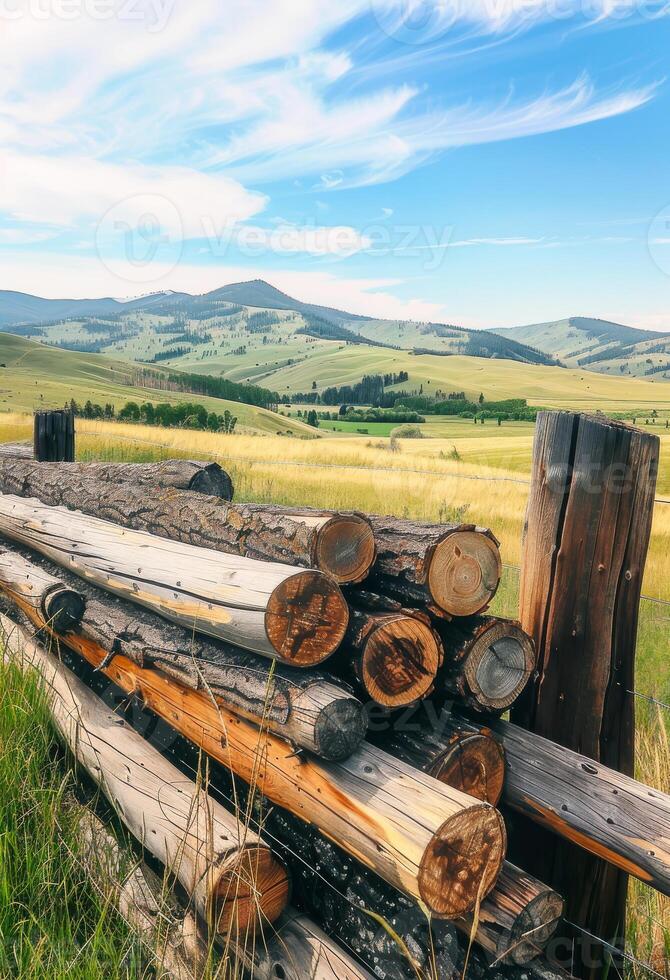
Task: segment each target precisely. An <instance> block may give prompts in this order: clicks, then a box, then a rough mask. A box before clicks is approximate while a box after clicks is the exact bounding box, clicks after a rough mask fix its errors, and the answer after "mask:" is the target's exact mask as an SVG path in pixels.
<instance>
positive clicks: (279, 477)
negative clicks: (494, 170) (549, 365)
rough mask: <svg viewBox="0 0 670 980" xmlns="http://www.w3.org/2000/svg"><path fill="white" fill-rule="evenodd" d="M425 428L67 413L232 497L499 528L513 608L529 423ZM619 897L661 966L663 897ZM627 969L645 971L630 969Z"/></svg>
mask: <svg viewBox="0 0 670 980" xmlns="http://www.w3.org/2000/svg"><path fill="white" fill-rule="evenodd" d="M650 424H651V423H650ZM31 427H32V420H31V418H30V417H29V416H26V415H22V414H7V415H5V416H0V442H4V441H11V440H15V439H21V438H29V437H30V432H31ZM653 428H655V429H656V430H657V431H658V434H659V436H660V439H661V447H662V448H661V467H660V473H659V483H658V502H657V504H656V506H655V511H654V523H653V532H652V540H651V545H650V550H649V556H648V561H647V565H646V569H645V576H644V586H643V590H644V596H645V598H644V599H643V601H642V604H641V613H640V625H639V632H638V658H637V677H636V683H635V689H636V691H637V692H638V696H637V697H636V704H637V708H638V756H637V760H638V761H637V767H638V775H639V778H641V779H642V780H644V781H645V782H648V783H650V784H651V785H655V786H658V787H659V788H662V789H665V790H668V789H670V745H669V744H668V730H669V729H670V708H666V707H663V705H670V643H669V639H670V631H669V629H668V626H669V624H670V433H666V430H665V428H664V424H663V425H661V424H660V423H657V424H656V425H655V426H653ZM425 430H426V432H427V433H429V434H431V435H432V437H430V438H423V439H411V440H402V439H401V440H389V439H388V438H383V437H381V435H374V436H373V435H370V436H363V435H358V436H353V435H349V436H347V435H345V434H344V433H343V434H342V435H340V436H337V435H334V434H333V435H328V434H324V435H323V437H322V438H319V439H316V440H310V441H305V440H304V439H292V438H287V437H286V436H274V435H270V434H268V435H245V434H242V433H240V434H233V435H224V434H219V433H207V432H197V431H190V430H189V431H185V430H181V429H159V428H156V427H147V426H142V425H136V424H121V423H112V422H102V421H89V420H85V419H78V420H77V455H78V458H80V459H109V460H114V459H115V460H128V461H149V460H155V459H162V458H168V457H174V456H181V457H190V458H212V459H216V460H217V461H218V462H220V463H221V465H222V466H224V468H225V469H227V470H228V471H229V472H230V474H231V476H232V477H233V481H234V484H235V495H236V499H238V500H249V501H259V502H262V501H275V502H279V503H287V504H303V505H309V506H319V507H332V508H356V509H360V510H364V511H372V512H378V513H394V514H396V515H398V516H402V517H409V518H416V519H426V520H431V521H457V520H463V521H467V522H468V523H473V524H484V525H486V526H489V527H491V528H492V530H493V531H494V533H495V534H496V536H497V537H498V538H499V540H500V543H501V550H502V557H503V562H504V565H505V568H504V575H503V581H502V583H501V587H500V589H499V591H498V595H497V596H496V599H495V603H494V607H493V610H492V611H494V612H497V613H498V614H503V615H510V616H514V615H516V614H517V609H518V576H519V570H518V566H519V561H520V545H521V533H522V525H523V517H524V510H525V504H526V499H527V494H528V480H529V471H530V459H531V448H532V438H533V425H532V424H531V423H525V422H509V423H503V425H501V426H497V425H496V424H495V423H493V424H490V423H487V424H486V425H484V426H482V425H481V424H479V425H476V426H475V425H474V424H473V423H472V420H464V419H445V420H442V419H439V420H431V421H430V422H429V423H428V424H427V426H426V427H425ZM665 499H667V500H668V501H669V502H667V503H664V502H663V501H664V500H665ZM650 699H655V700H650ZM656 701H659V702H661V704H660V705H659V704H657V703H655V702H656ZM631 901H632V906H631V907H632V909H633V910H634V914H633V915H631V921H630V927H629V932H630V940H631V948H632V949H634V950H635V953H636V955H637V956H638V957H639V958H640V959H641V960H645V961H648V962H651V963H652V965H654V966H655V968H656V969H657V970H659V971H660V973H661V975H667V972H666V971H667V970H668V969H670V902H668V901H667V900H665V899H663V898H662V897H660V896H658V895H657V894H656V893H654V892H652V891H650V890H648V889H646V888H645V887H644V886H642V885H638V884H637V883H635V884H633V886H632V888H631ZM631 975H634V976H636V977H637V976H639V977H644V976H645V975H646V974H645V972H644V971H641V968H640V969H638V968H635V969H632V970H631Z"/></svg>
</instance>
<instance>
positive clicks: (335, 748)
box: [314, 698, 367, 762]
mask: <svg viewBox="0 0 670 980" xmlns="http://www.w3.org/2000/svg"><path fill="white" fill-rule="evenodd" d="M366 731H367V719H366V716H365V712H364V710H363V706H362V705H361V703H360V701H357V700H356V699H355V698H341V699H340V700H339V701H331V703H330V704H328V705H326V707H325V708H324V709H323V711H321V712H320V713H319V717H318V718H317V720H316V725H315V726H314V744H315V746H316V751H317V753H318V755H319V756H321V758H322V759H326V760H327V761H329V762H341V761H342V760H344V759H348V758H349V756H350V755H351V754H352V753H353V752H355V751H356V749H357V748H358V746H359V745H360V744H361V742H362V741H363V739H364V738H365V732H366Z"/></svg>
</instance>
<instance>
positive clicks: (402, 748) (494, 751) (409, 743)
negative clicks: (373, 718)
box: [369, 702, 505, 806]
mask: <svg viewBox="0 0 670 980" xmlns="http://www.w3.org/2000/svg"><path fill="white" fill-rule="evenodd" d="M369 737H370V739H371V740H372V741H373V742H374V744H375V745H378V746H379V748H381V749H383V750H384V751H385V752H388V753H389V754H390V755H392V756H395V758H397V759H402V761H403V762H406V763H407V764H408V765H410V766H414V768H415V769H420V770H421V771H422V772H425V773H427V774H428V775H429V776H433V777H434V778H435V779H439V780H440V781H441V782H443V783H446V784H447V785H448V786H452V787H453V788H454V789H458V790H460V791H461V792H462V793H467V794H468V796H474V797H475V798H476V799H478V800H483V801H485V802H486V803H490V804H491V805H492V806H496V805H497V803H498V801H499V799H500V797H501V795H502V791H503V783H504V780H505V755H504V752H503V750H502V748H501V746H500V744H499V743H498V742H497V741H496V740H495V739H494V738H493V737H492V736H491V735H490V734H487V732H486V730H485V729H482V730H481V731H473V730H472V727H471V726H467V725H464V724H459V723H458V722H457V721H455V720H454V718H453V716H451V715H450V714H449V713H447V712H446V711H442V712H438V711H437V710H436V709H435V708H434V707H433V705H432V703H431V702H424V703H423V704H421V705H419V706H418V708H417V709H416V711H415V712H414V713H413V714H412V715H408V714H407V713H404V712H403V713H402V714H400V715H399V716H398V717H397V718H395V719H390V720H389V727H388V728H387V729H385V730H382V731H379V732H375V733H374V734H371V735H370V736H369Z"/></svg>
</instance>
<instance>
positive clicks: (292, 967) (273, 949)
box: [240, 910, 373, 980]
mask: <svg viewBox="0 0 670 980" xmlns="http://www.w3.org/2000/svg"><path fill="white" fill-rule="evenodd" d="M240 957H241V959H242V960H243V962H246V964H247V967H248V969H249V970H250V971H251V973H252V976H253V978H254V980H277V978H279V977H281V978H282V980H373V978H372V974H370V973H368V971H367V970H366V969H365V968H364V967H362V966H360V964H358V963H356V961H355V960H353V959H352V958H351V956H349V954H348V953H346V952H345V951H344V950H343V949H342V948H341V947H340V946H338V944H337V943H335V942H333V940H332V939H330V938H329V937H328V936H327V935H326V933H325V932H323V930H322V929H319V927H318V926H317V925H316V923H315V922H312V920H311V919H309V918H308V917H307V916H306V915H303V914H301V913H300V912H296V911H295V910H289V911H287V912H285V913H284V915H283V916H282V917H281V919H280V920H279V922H277V923H275V926H274V929H273V933H272V935H271V936H267V937H264V939H263V942H262V943H256V945H255V947H254V949H253V950H252V951H251V953H249V952H247V951H241V953H240Z"/></svg>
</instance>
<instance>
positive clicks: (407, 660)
mask: <svg viewBox="0 0 670 980" xmlns="http://www.w3.org/2000/svg"><path fill="white" fill-rule="evenodd" d="M442 656H443V654H442V644H441V643H440V641H439V639H438V637H437V635H436V634H435V632H434V630H433V629H431V627H430V625H429V622H427V621H426V619H425V618H423V617H421V615H420V614H415V615H413V614H412V613H411V612H406V611H404V610H401V611H399V612H389V613H373V612H366V611H363V610H360V609H353V608H352V609H350V616H349V627H348V629H347V632H346V635H345V638H344V642H343V644H342V646H341V647H340V650H339V651H338V653H337V655H336V657H335V658H334V660H333V661H331V666H332V668H333V669H334V670H336V671H338V672H339V673H341V674H342V676H344V677H345V678H346V679H347V680H350V681H352V682H353V683H355V684H356V685H357V686H358V688H359V689H360V690H361V691H362V692H364V694H365V695H366V696H367V698H369V699H371V700H372V701H375V702H376V703H377V704H381V705H384V707H387V708H400V707H403V706H404V705H408V704H413V703H414V702H415V701H419V700H421V698H425V697H427V696H428V694H430V692H431V691H432V689H433V685H434V682H435V678H436V676H437V672H438V670H439V668H440V666H441V664H442Z"/></svg>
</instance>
